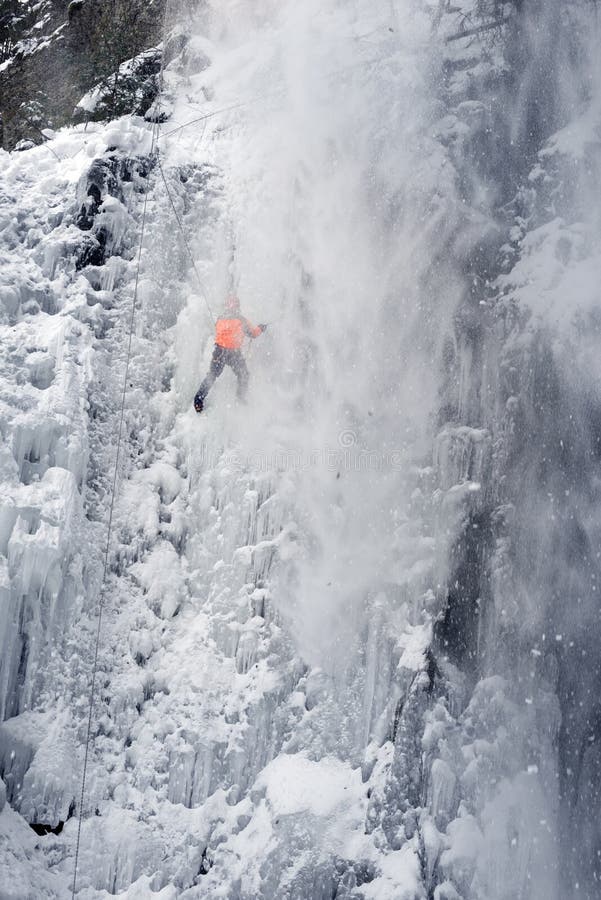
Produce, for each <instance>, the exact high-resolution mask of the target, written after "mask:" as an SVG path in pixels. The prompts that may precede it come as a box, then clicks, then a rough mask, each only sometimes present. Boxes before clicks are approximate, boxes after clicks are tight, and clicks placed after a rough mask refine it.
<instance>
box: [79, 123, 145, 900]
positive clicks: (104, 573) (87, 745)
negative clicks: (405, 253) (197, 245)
mask: <svg viewBox="0 0 601 900" xmlns="http://www.w3.org/2000/svg"><path fill="white" fill-rule="evenodd" d="M155 136H156V130H155V128H154V127H153V132H152V141H151V153H152V152H154V145H155V142H156V140H155ZM149 175H150V173H149ZM149 193H150V187H148V188H147V190H146V192H145V194H144V206H143V210H142V225H141V228H140V242H139V246H138V254H137V261H136V278H135V283H134V292H133V298H132V304H131V313H130V318H129V334H128V340H127V350H126V357H125V373H124V376H123V388H122V391H121V405H120V410H119V431H118V435H117V450H116V453H115V466H114V471H113V481H112V486H111V503H110V507H109V519H108V525H107V537H106V546H105V549H104V563H103V570H102V581H101V584H100V597H99V602H98V625H97V627H96V640H95V644H94V659H93V664H92V681H91V685H90V700H89V706H88V722H87V728H86V741H85V753H84V763H83V772H82V778H81V793H80V801H79V821H78V824H77V840H76V844H75V862H74V870H73V885H72V890H71V898H72V900H74V898H75V893H76V890H77V870H78V865H79V851H80V846H81V824H82V819H83V807H84V801H85V792H86V779H87V771H88V760H89V755H90V737H91V733H92V721H93V715H94V703H95V698H96V676H97V672H98V653H99V647H100V634H101V628H102V613H103V609H104V599H105V592H106V580H107V575H108V565H109V553H110V547H111V537H112V533H113V515H114V510H115V495H116V490H117V479H118V477H119V460H120V457H121V445H122V443H123V426H124V421H125V400H126V397H127V379H128V376H129V367H130V362H131V348H132V341H133V333H134V325H135V318H136V305H137V302H138V285H139V282H140V265H141V261H142V247H143V244H144V234H145V231H146V211H147V207H148V195H149Z"/></svg>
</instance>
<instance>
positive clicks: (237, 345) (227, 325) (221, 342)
mask: <svg viewBox="0 0 601 900" xmlns="http://www.w3.org/2000/svg"><path fill="white" fill-rule="evenodd" d="M266 328H267V325H253V324H252V323H251V322H249V321H248V319H245V318H244V316H243V315H241V313H240V301H239V300H238V298H237V297H236V295H235V294H230V296H229V297H228V298H227V300H226V301H225V312H224V314H223V315H222V316H219V318H218V319H217V322H216V323H215V348H214V350H213V357H212V359H211V368H210V369H209V372H208V374H207V377H206V378H205V380H204V381H203V383H202V384H201V385H200V387H199V388H198V391H197V392H196V396H195V398H194V409H195V410H196V412H198V413H200V412H202V411H203V409H204V402H205V399H206V396H207V394H208V393H209V391H210V390H211V388H212V387H213V384H214V383H215V379H216V378H219V376H220V375H221V373H222V372H223V370H224V368H225V366H229V367H230V368H231V369H233V370H234V372H235V374H236V378H237V379H238V392H237V393H238V399H239V400H244V399H245V397H246V391H247V389H248V368H247V366H246V361H245V359H244V357H243V356H242V349H241V348H242V342H243V341H244V338H245V337H249V338H256V337H259V335H260V334H262V333H263V332H264V331H265V329H266Z"/></svg>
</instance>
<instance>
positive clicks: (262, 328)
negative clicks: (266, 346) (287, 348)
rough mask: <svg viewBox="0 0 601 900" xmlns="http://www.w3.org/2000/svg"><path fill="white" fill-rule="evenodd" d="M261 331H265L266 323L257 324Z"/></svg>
mask: <svg viewBox="0 0 601 900" xmlns="http://www.w3.org/2000/svg"><path fill="white" fill-rule="evenodd" d="M259 328H260V329H261V331H265V330H266V329H267V325H259Z"/></svg>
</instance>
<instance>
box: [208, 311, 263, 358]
mask: <svg viewBox="0 0 601 900" xmlns="http://www.w3.org/2000/svg"><path fill="white" fill-rule="evenodd" d="M261 330H262V329H261V328H259V326H258V325H252V324H251V323H250V322H249V321H248V319H245V318H244V316H220V317H219V318H218V319H217V322H216V324H215V343H216V344H217V346H218V347H224V348H225V349H226V350H239V349H240V347H241V346H242V342H243V340H244V336H245V335H247V336H248V337H251V338H256V337H259V335H260V334H261Z"/></svg>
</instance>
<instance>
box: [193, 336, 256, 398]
mask: <svg viewBox="0 0 601 900" xmlns="http://www.w3.org/2000/svg"><path fill="white" fill-rule="evenodd" d="M225 366H229V367H230V369H233V370H234V372H235V374H236V378H237V379H238V399H239V400H244V399H245V397H246V391H247V389H248V369H247V368H246V362H245V359H244V357H243V356H242V351H241V350H228V349H227V348H226V347H220V346H219V344H215V349H214V350H213V358H212V359H211V368H210V369H209V373H208V375H207V377H206V378H205V380H204V381H203V383H202V384H201V386H200V387H199V388H198V393H197V394H196V397H197V398H198V399H200V400H201V401H202V402H204V400H205V397H206V396H207V394H208V393H209V391H210V390H211V388H212V387H213V385H214V383H215V379H216V378H219V376H220V375H221V373H222V372H223V370H224V368H225Z"/></svg>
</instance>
